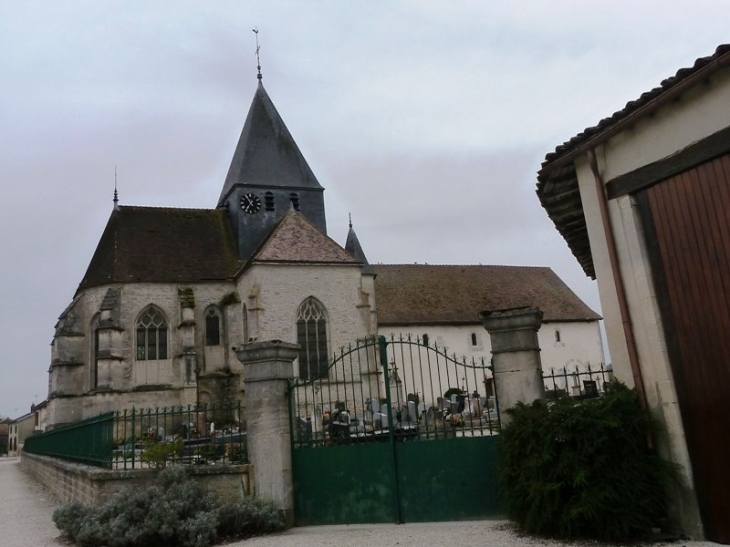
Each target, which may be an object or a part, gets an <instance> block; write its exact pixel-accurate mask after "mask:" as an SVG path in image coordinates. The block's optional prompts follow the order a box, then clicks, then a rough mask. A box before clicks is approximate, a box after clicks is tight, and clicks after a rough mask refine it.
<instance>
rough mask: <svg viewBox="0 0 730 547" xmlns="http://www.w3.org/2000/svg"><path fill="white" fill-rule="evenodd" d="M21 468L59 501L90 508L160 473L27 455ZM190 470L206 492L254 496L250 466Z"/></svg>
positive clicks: (233, 497)
mask: <svg viewBox="0 0 730 547" xmlns="http://www.w3.org/2000/svg"><path fill="white" fill-rule="evenodd" d="M20 466H21V469H23V471H25V472H27V473H28V474H30V475H31V476H32V477H34V478H35V479H36V480H37V481H38V482H39V483H41V484H42V485H43V486H45V487H46V488H48V489H49V490H50V491H51V492H52V493H53V495H54V496H55V497H56V498H57V499H58V500H59V501H61V502H63V503H66V502H69V501H79V502H81V503H84V504H87V505H90V504H99V503H103V502H104V501H105V500H106V499H107V498H109V497H110V496H111V495H113V494H115V493H117V492H119V491H121V490H124V489H125V488H128V487H135V486H142V485H144V484H147V483H149V482H150V480H151V479H152V477H154V476H155V474H156V473H157V471H156V470H154V469H135V470H127V471H123V470H117V471H114V470H106V469H100V468H98V467H91V466H88V465H81V464H75V463H70V462H67V461H63V460H59V459H57V458H50V457H48V456H38V455H36V454H28V453H23V454H22V455H21V459H20ZM189 469H190V472H191V474H192V476H193V477H194V478H195V479H196V480H197V481H198V482H200V483H201V484H202V485H203V487H204V488H206V489H207V490H208V491H209V492H214V493H216V494H218V495H219V496H221V497H225V498H229V499H241V498H242V497H243V496H248V495H250V493H251V488H250V483H249V466H248V464H244V465H225V466H223V465H222V466H199V467H198V466H195V467H190V468H189Z"/></svg>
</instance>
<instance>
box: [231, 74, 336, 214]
mask: <svg viewBox="0 0 730 547" xmlns="http://www.w3.org/2000/svg"><path fill="white" fill-rule="evenodd" d="M237 184H243V185H249V186H279V187H287V188H318V189H321V188H322V186H321V185H320V184H319V182H318V181H317V178H316V177H315V176H314V173H313V172H312V170H311V169H310V167H309V164H307V161H306V160H305V159H304V156H303V155H302V153H301V152H300V150H299V147H298V146H297V143H296V142H294V138H293V137H292V136H291V133H289V130H288V129H287V127H286V125H285V124H284V121H283V120H282V119H281V116H280V115H279V112H278V111H277V110H276V107H275V106H274V103H273V102H271V99H270V98H269V95H268V94H267V93H266V90H265V89H264V86H263V84H262V83H261V81H260V80H259V84H258V87H257V89H256V93H255V94H254V98H253V101H252V102H251V107H250V108H249V111H248V115H247V116H246V122H245V123H244V124H243V130H242V131H241V136H240V138H239V140H238V145H237V146H236V151H235V152H234V154H233V159H232V160H231V166H230V168H229V169H228V175H227V176H226V180H225V182H224V184H223V189H222V190H221V195H220V198H219V199H218V205H222V204H223V202H224V201H225V198H226V196H227V195H228V194H229V193H230V191H231V190H232V189H233V187H234V186H235V185H237Z"/></svg>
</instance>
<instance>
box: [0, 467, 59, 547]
mask: <svg viewBox="0 0 730 547" xmlns="http://www.w3.org/2000/svg"><path fill="white" fill-rule="evenodd" d="M55 506H56V502H55V500H54V499H53V498H52V497H51V495H50V493H49V492H47V491H46V490H45V489H44V488H43V487H42V486H40V485H39V484H38V483H37V482H35V481H34V480H33V479H31V478H30V477H28V476H27V475H26V474H25V473H23V472H22V471H21V470H20V458H4V457H3V458H0V523H2V524H0V547H26V546H28V547H30V546H33V547H35V546H38V547H50V546H53V547H57V546H59V545H68V543H67V542H66V541H64V540H63V539H61V538H60V537H59V534H58V529H56V526H55V525H54V524H53V521H52V520H51V514H52V513H53V509H54V507H55Z"/></svg>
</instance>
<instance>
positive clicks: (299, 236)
mask: <svg viewBox="0 0 730 547" xmlns="http://www.w3.org/2000/svg"><path fill="white" fill-rule="evenodd" d="M252 262H307V263H316V264H358V265H359V264H360V261H359V260H358V259H356V258H355V257H354V256H352V255H351V254H350V253H348V252H347V251H345V249H343V248H342V247H340V246H339V245H338V244H337V243H336V242H335V241H333V240H332V239H330V238H329V237H328V236H326V235H325V234H323V233H322V232H321V231H320V230H319V229H318V228H317V227H316V226H315V225H314V224H312V223H311V222H310V221H309V220H308V219H307V218H306V217H305V216H304V215H302V214H301V213H298V212H296V211H293V210H292V211H289V212H288V213H287V214H286V215H284V217H282V219H281V220H280V221H279V222H278V223H277V224H276V226H275V227H274V229H273V230H272V231H271V233H270V234H269V236H268V237H267V238H266V239H265V240H264V242H263V243H262V244H261V246H260V247H259V250H258V251H256V253H254V256H253V259H252Z"/></svg>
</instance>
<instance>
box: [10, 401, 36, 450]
mask: <svg viewBox="0 0 730 547" xmlns="http://www.w3.org/2000/svg"><path fill="white" fill-rule="evenodd" d="M35 421H36V416H35V413H34V412H29V413H27V414H23V415H22V416H21V417H19V418H16V419H14V420H12V421H11V422H10V424H9V428H8V456H11V457H13V456H19V455H20V453H21V452H22V451H23V445H24V444H25V439H27V438H28V437H30V436H31V435H33V432H34V431H35Z"/></svg>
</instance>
